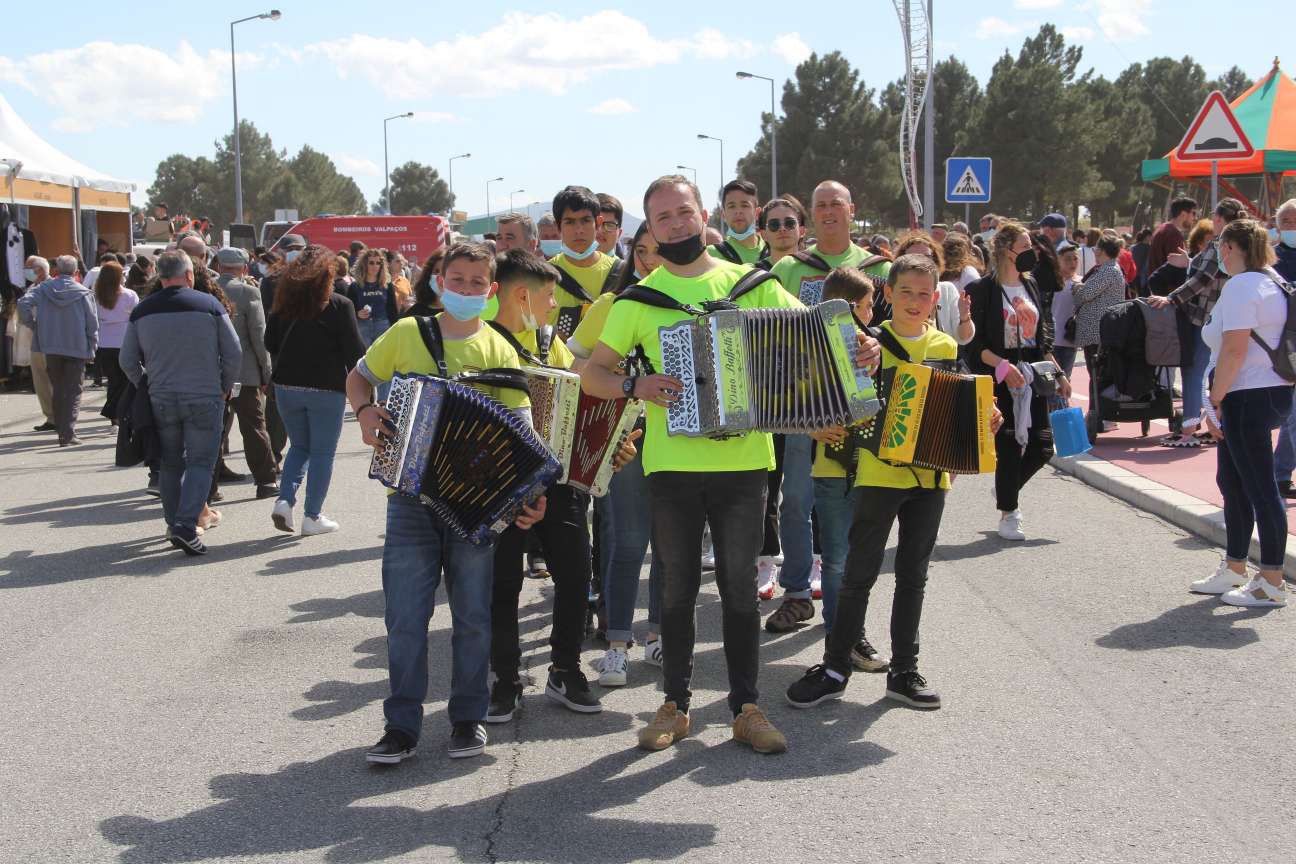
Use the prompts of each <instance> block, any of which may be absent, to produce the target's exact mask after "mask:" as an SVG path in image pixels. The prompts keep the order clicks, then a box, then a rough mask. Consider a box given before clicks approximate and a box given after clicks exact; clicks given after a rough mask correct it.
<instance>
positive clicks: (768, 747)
mask: <svg viewBox="0 0 1296 864" xmlns="http://www.w3.org/2000/svg"><path fill="white" fill-rule="evenodd" d="M733 737H734V740H735V741H737V742H738V743H739V744H746V745H748V746H749V747H751V748H752V749H753V750H755V751H756V752H757V753H782V752H783V751H785V750H787V739H786V738H784V737H783V733H782V732H780V731H778V730H777V729H775V728H774V724H773V723H771V722H770V721H769V718H767V717H766V716H765V714H764V712H763V711H761V710H760V709H759V708H757V707H756V706H755V705H752V704H751V703H750V702H749V703H747V704H746V705H744V706H743V707H742V713H741V714H739V715H738V716H737V717H735V718H734V722H733Z"/></svg>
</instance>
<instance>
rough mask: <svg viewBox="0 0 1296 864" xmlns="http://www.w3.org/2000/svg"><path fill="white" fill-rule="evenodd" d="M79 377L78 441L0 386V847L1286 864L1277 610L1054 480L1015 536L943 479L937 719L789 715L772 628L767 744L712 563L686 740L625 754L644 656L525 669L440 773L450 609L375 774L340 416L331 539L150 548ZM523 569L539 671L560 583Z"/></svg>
mask: <svg viewBox="0 0 1296 864" xmlns="http://www.w3.org/2000/svg"><path fill="white" fill-rule="evenodd" d="M101 399H102V391H101V390H100V391H91V392H90V393H89V400H88V403H87V409H88V410H86V411H85V412H84V416H85V418H86V420H85V422H84V423H83V428H84V433H83V437H84V438H85V439H86V442H87V443H86V445H85V446H83V447H80V448H77V449H74V450H60V449H59V448H58V447H56V446H53V439H52V437H51V436H48V435H38V434H35V433H32V432H30V431H29V430H30V429H31V426H32V425H33V424H34V423H35V422H36V421H37V415H36V408H35V399H34V397H33V396H30V395H17V396H14V395H5V396H2V397H0V658H3V659H2V660H0V723H2V725H0V728H2V729H3V730H4V733H5V735H6V738H7V741H8V745H7V746H5V747H4V748H0V784H2V790H3V791H0V861H3V862H45V861H71V862H95V861H124V862H179V861H206V860H210V859H223V860H228V861H235V862H250V861H258V862H260V861H276V862H279V861H330V862H368V861H427V860H467V861H474V862H496V861H536V862H553V864H569V862H570V864H585V862H589V864H622V862H631V861H644V860H669V859H682V858H687V859H688V860H690V861H696V862H709V861H724V862H733V861H743V860H762V861H772V862H777V861H795V860H798V859H803V860H824V861H921V862H957V864H963V862H1039V861H1044V860H1051V861H1056V862H1063V864H1070V862H1125V861H1128V862H1139V864H1146V862H1203V861H1210V862H1232V861H1238V862H1241V861H1246V862H1290V861H1292V860H1293V857H1294V856H1296V852H1293V849H1294V848H1296V847H1293V843H1292V836H1291V830H1290V820H1289V816H1290V812H1291V810H1290V807H1291V798H1292V792H1293V789H1294V788H1296V787H1294V786H1293V779H1292V778H1293V777H1296V758H1293V750H1292V747H1291V744H1290V730H1291V729H1292V728H1293V724H1292V720H1293V717H1292V714H1293V711H1292V708H1293V687H1292V681H1293V680H1294V673H1296V659H1293V658H1294V657H1296V651H1293V648H1294V647H1296V640H1294V639H1293V635H1292V634H1293V624H1294V623H1296V622H1293V620H1292V616H1293V615H1296V608H1293V609H1285V610H1273V611H1268V612H1265V611H1251V610H1239V609H1232V608H1229V607H1223V606H1220V605H1218V604H1217V602H1216V601H1214V600H1212V599H1208V598H1200V597H1194V596H1192V595H1190V594H1188V593H1186V591H1185V586H1186V584H1187V583H1188V581H1190V579H1192V578H1195V577H1197V576H1199V575H1201V574H1204V573H1206V572H1208V571H1209V570H1211V569H1212V568H1213V567H1214V565H1215V562H1216V561H1217V560H1218V559H1217V555H1218V553H1217V552H1216V551H1213V550H1211V549H1209V548H1207V547H1205V546H1204V545H1203V544H1202V543H1201V542H1199V541H1198V540H1196V539H1195V538H1192V537H1190V536H1187V535H1185V534H1184V533H1183V532H1181V531H1179V530H1178V529H1175V528H1172V527H1170V526H1168V525H1166V524H1165V523H1162V522H1160V521H1158V520H1157V519H1155V518H1152V517H1149V516H1147V515H1145V514H1143V513H1140V512H1138V511H1135V510H1133V509H1131V508H1129V507H1128V506H1126V505H1124V504H1121V503H1119V502H1116V501H1114V500H1113V499H1110V498H1107V497H1106V496H1104V495H1102V494H1100V493H1097V492H1095V491H1093V490H1091V489H1089V488H1088V487H1086V486H1084V485H1082V484H1080V483H1079V482H1078V481H1075V480H1072V479H1069V478H1065V477H1063V476H1060V475H1056V474H1054V473H1053V472H1052V471H1051V469H1046V470H1045V472H1043V473H1042V474H1041V475H1040V476H1039V477H1038V478H1037V479H1036V480H1035V481H1034V482H1033V483H1031V485H1030V486H1029V487H1028V488H1027V490H1026V492H1025V493H1024V505H1023V506H1024V508H1025V512H1026V518H1027V522H1026V530H1027V531H1028V534H1029V536H1030V538H1031V539H1030V540H1028V542H1026V543H1025V544H1019V545H1015V546H1011V547H1009V546H1007V544H1004V543H1003V542H1001V541H1000V540H999V539H998V538H997V537H996V536H994V534H993V528H994V526H995V521H994V520H995V514H994V512H993V505H992V503H991V501H990V497H989V494H988V488H989V485H990V484H989V480H988V479H986V478H973V479H961V480H959V482H958V483H957V485H956V488H955V489H954V491H953V492H952V493H951V495H950V499H949V504H948V506H947V508H946V515H945V520H944V524H943V530H942V533H941V542H940V546H939V548H938V553H937V560H935V561H934V563H933V565H932V568H931V579H930V584H929V586H928V592H927V605H926V615H925V620H924V626H923V651H922V669H923V671H924V672H925V673H926V674H927V676H928V678H929V679H930V680H931V682H932V683H933V685H934V686H936V687H937V688H938V689H939V690H940V691H941V694H942V696H943V698H944V701H945V707H944V708H943V709H942V710H940V711H937V712H933V713H921V712H917V711H913V710H910V709H906V708H904V707H900V706H898V705H896V704H895V703H892V702H889V701H886V700H884V699H883V698H882V694H883V690H884V678H883V677H882V676H870V675H867V674H859V675H857V676H855V678H853V679H852V681H851V684H850V688H849V691H848V693H847V698H846V699H845V701H843V702H841V703H838V704H830V705H827V706H825V707H821V708H819V709H816V710H810V711H794V710H793V709H792V708H790V707H788V706H787V705H786V703H785V702H784V701H783V697H782V693H783V690H784V689H785V688H786V686H787V685H788V684H789V683H790V682H792V681H793V680H795V678H797V677H798V676H799V674H800V673H801V672H802V670H803V669H804V668H805V667H806V666H808V665H810V664H812V663H814V662H817V660H818V655H819V653H820V650H821V644H822V629H821V628H819V627H818V626H816V627H810V628H806V629H803V630H801V631H799V632H797V633H793V634H788V635H784V636H778V637H775V636H771V635H769V634H764V636H763V646H762V660H763V666H762V670H761V685H762V688H763V692H764V693H765V694H766V695H765V696H764V697H763V700H762V701H763V704H764V706H765V707H766V708H767V710H768V712H769V714H770V716H771V718H772V719H773V720H774V722H775V723H776V724H777V725H778V726H779V727H780V728H781V729H782V730H783V731H784V732H785V733H786V734H787V736H788V738H789V741H790V744H791V748H790V751H789V752H788V753H786V754H784V755H781V756H772V757H763V756H758V755H755V754H753V753H751V752H750V751H749V750H747V749H745V748H742V747H739V746H737V745H735V744H733V743H732V742H730V741H729V730H728V726H727V721H728V716H727V711H726V710H725V707H724V697H723V690H722V688H723V687H724V680H725V679H724V667H723V655H722V653H721V648H720V645H719V641H718V639H719V605H718V598H717V596H716V594H715V592H714V586H713V585H710V584H708V585H707V586H706V589H705V594H704V596H703V598H702V600H701V602H700V604H699V610H698V617H699V637H700V643H699V646H698V672H697V677H698V680H697V681H695V697H694V700H695V701H694V706H695V707H694V723H695V729H697V730H698V731H696V732H695V734H694V735H693V737H691V738H689V739H687V740H686V741H684V742H683V743H681V744H680V745H678V746H676V747H675V748H673V749H671V750H668V751H666V752H663V753H656V754H651V753H643V752H640V751H638V750H637V749H635V748H634V741H635V738H634V730H635V729H637V728H638V727H639V726H640V725H641V724H642V723H643V722H644V721H645V720H646V719H647V718H648V717H650V716H651V714H652V712H653V711H654V710H655V708H656V707H657V705H658V704H659V703H660V698H661V697H660V693H659V686H658V678H657V675H656V674H655V673H656V672H657V670H656V669H655V668H653V667H649V666H646V665H643V664H642V663H640V662H635V663H633V664H632V665H631V678H630V684H629V686H627V687H625V688H622V689H619V690H616V691H609V692H607V693H605V695H604V699H603V702H604V705H605V706H606V707H605V710H604V712H603V713H602V714H601V715H596V716H578V715H575V714H571V713H568V712H566V711H564V710H563V709H561V708H559V707H558V706H557V705H555V704H553V703H550V702H548V701H547V700H546V699H545V697H544V695H543V692H542V690H543V688H542V686H541V687H535V686H532V687H530V688H528V692H527V695H526V698H525V702H524V708H523V710H522V712H521V713H520V715H519V718H518V719H517V721H516V722H514V723H513V724H512V725H510V726H507V727H491V730H490V731H491V736H492V740H491V744H490V746H489V748H488V750H487V754H486V755H485V756H484V757H482V758H478V759H470V760H454V761H452V760H450V759H448V758H447V757H446V756H445V753H444V749H443V745H444V741H445V739H446V738H447V737H448V724H447V721H446V718H445V698H446V695H447V693H448V685H449V670H448V663H447V662H445V661H444V660H443V659H441V658H445V657H447V656H448V652H449V629H448V616H447V615H446V613H445V610H444V609H439V610H438V612H437V614H436V615H435V617H434V619H433V622H432V628H433V633H432V649H431V650H432V656H433V662H432V666H431V696H430V703H429V705H428V715H427V720H426V726H425V731H424V736H423V743H422V745H421V747H420V750H419V753H418V756H417V758H416V759H414V760H412V761H410V762H407V763H405V764H404V765H402V766H400V767H399V768H397V769H394V770H390V769H388V770H380V769H372V768H369V767H367V766H366V765H365V763H364V759H363V750H364V748H365V747H366V746H368V745H370V744H372V743H373V742H374V741H375V740H376V739H377V737H378V736H379V734H380V732H381V725H382V717H381V705H380V702H381V699H382V698H383V696H384V695H385V693H386V686H387V685H386V677H385V669H384V666H385V662H386V657H385V648H384V637H383V624H382V609H383V606H382V596H381V592H380V590H379V585H380V583H379V555H380V552H381V547H382V533H381V532H382V513H383V503H382V501H383V496H382V494H381V492H380V490H379V487H378V486H377V484H375V483H374V482H373V481H370V480H367V479H365V476H364V474H365V468H366V464H367V457H366V455H365V453H364V452H363V447H362V446H361V444H360V442H359V436H358V434H357V431H356V428H355V426H354V423H352V422H350V421H348V424H347V428H346V429H345V430H344V435H343V447H342V450H341V452H340V454H339V457H338V462H337V467H336V471H335V474H334V478H333V489H332V492H331V494H330V496H329V499H328V505H327V507H326V512H327V513H329V514H330V515H331V516H333V517H334V518H336V519H337V520H338V521H340V522H341V524H342V530H341V531H340V532H339V533H337V534H333V535H329V536H324V537H313V538H300V537H290V536H288V535H284V534H280V533H279V532H276V531H274V530H273V529H272V527H271V525H270V519H269V512H270V505H271V502H269V501H261V502H258V501H256V500H255V499H254V498H253V496H252V486H251V485H250V484H244V485H237V486H227V487H225V491H226V493H227V497H228V500H227V501H226V503H225V504H224V505H222V507H221V510H222V511H223V513H224V516H225V522H224V524H223V525H222V526H220V527H219V528H218V529H216V530H214V531H212V532H211V533H210V534H209V536H208V541H209V545H210V547H211V550H212V551H211V554H210V555H208V556H207V557H206V558H203V559H187V558H185V557H183V556H181V554H180V553H179V552H177V551H175V550H173V549H172V548H171V547H170V546H168V545H166V544H165V543H164V542H162V538H161V534H162V528H163V525H162V521H161V510H160V507H159V505H158V503H157V502H156V500H155V499H153V498H149V497H147V496H145V495H144V493H143V485H144V472H143V470H142V469H115V468H113V467H111V454H112V447H111V438H110V437H109V433H108V427H107V424H106V423H105V422H103V421H101V420H100V419H99V418H98V417H97V415H96V413H95V412H96V411H97V408H98V405H99V404H100V400H101ZM90 418H93V419H90ZM235 437H236V438H237V435H236V436H235ZM233 464H234V465H235V466H238V467H241V464H242V463H241V461H240V460H239V459H237V458H236V459H234V460H233ZM893 542H894V540H893ZM889 566H890V565H889V561H888V567H889ZM646 575H647V571H646V569H645V580H646ZM524 590H525V592H526V593H525V594H524V596H523V606H524V609H523V615H524V621H523V625H522V629H523V639H524V646H523V647H524V650H525V652H526V655H527V656H526V661H525V662H526V663H527V664H528V665H529V667H530V669H531V670H532V671H533V674H534V675H535V676H536V679H537V680H539V681H541V682H543V670H544V668H545V665H546V662H547V649H546V646H545V639H546V635H547V629H546V628H547V623H548V618H547V615H546V612H545V609H546V604H547V601H548V596H549V595H548V591H547V588H546V587H545V586H543V585H539V584H537V583H534V582H529V583H528V585H527V586H526V588H525V589H524ZM890 591H891V580H890V578H889V576H887V575H886V574H884V575H883V578H882V580H881V581H880V582H879V593H878V596H877V597H876V602H874V603H873V604H872V608H871V609H870V612H869V619H868V629H869V632H870V634H871V635H872V636H873V637H874V642H875V643H876V644H877V645H878V646H879V648H880V649H881V650H882V651H883V652H884V653H886V652H887V650H888V645H887V639H886V631H887V624H886V620H887V614H888V610H889V608H890ZM641 599H642V600H644V601H645V602H646V589H645V591H644V592H643V596H642V598H641ZM763 605H764V607H765V611H766V612H769V611H772V609H773V607H774V603H772V602H771V603H766V604H763ZM642 608H643V607H642V606H641V611H640V615H639V618H640V621H642V618H643V612H642ZM599 656H600V651H599V650H598V649H597V648H595V647H592V646H590V647H588V649H587V651H586V653H585V659H586V660H587V661H592V660H594V659H596V658H597V657H599ZM636 656H638V654H637V652H636Z"/></svg>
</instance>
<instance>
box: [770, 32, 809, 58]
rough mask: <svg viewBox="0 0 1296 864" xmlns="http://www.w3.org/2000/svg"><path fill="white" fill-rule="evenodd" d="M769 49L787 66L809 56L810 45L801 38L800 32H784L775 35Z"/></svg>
mask: <svg viewBox="0 0 1296 864" xmlns="http://www.w3.org/2000/svg"><path fill="white" fill-rule="evenodd" d="M770 49H771V50H772V51H773V52H774V53H775V54H777V55H778V56H780V57H782V58H783V62H784V63H787V64H788V65H789V66H795V65H796V64H798V63H800V62H801V61H802V60H804V59H806V58H807V57H809V56H810V46H809V45H807V44H806V43H805V40H804V39H802V38H801V34H800V33H784V34H782V35H781V36H778V37H776V38H775V39H774V42H773V44H771V45H770Z"/></svg>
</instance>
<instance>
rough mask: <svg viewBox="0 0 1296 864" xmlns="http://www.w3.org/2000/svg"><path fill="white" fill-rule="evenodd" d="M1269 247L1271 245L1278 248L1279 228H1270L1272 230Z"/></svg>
mask: <svg viewBox="0 0 1296 864" xmlns="http://www.w3.org/2000/svg"><path fill="white" fill-rule="evenodd" d="M1269 245H1270V246H1277V245H1278V229H1277V228H1270V229H1269Z"/></svg>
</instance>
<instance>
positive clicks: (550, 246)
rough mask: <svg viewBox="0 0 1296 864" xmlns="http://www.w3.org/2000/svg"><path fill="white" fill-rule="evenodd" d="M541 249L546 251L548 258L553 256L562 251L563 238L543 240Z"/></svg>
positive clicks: (545, 254)
mask: <svg viewBox="0 0 1296 864" xmlns="http://www.w3.org/2000/svg"><path fill="white" fill-rule="evenodd" d="M540 251H541V252H543V253H544V256H545V257H546V258H552V257H553V256H555V255H557V254H558V253H559V252H561V251H562V241H561V240H541V241H540Z"/></svg>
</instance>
